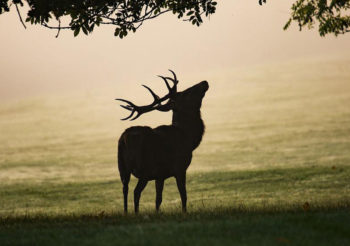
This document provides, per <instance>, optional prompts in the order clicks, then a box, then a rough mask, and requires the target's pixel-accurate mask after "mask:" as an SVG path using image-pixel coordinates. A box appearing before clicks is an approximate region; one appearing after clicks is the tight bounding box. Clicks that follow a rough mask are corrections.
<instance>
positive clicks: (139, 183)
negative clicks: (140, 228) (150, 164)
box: [134, 179, 148, 214]
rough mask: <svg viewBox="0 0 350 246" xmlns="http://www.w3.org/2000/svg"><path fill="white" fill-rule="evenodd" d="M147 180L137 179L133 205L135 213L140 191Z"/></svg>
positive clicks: (137, 210) (137, 207)
mask: <svg viewBox="0 0 350 246" xmlns="http://www.w3.org/2000/svg"><path fill="white" fill-rule="evenodd" d="M147 183H148V181H147V180H144V179H139V181H138V182H137V185H136V187H135V190H134V206H135V213H136V214H137V213H138V212H139V201H140V197H141V192H142V191H143V189H144V188H145V187H146V185H147Z"/></svg>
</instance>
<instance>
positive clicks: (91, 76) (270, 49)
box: [0, 0, 350, 100]
mask: <svg viewBox="0 0 350 246" xmlns="http://www.w3.org/2000/svg"><path fill="white" fill-rule="evenodd" d="M293 2H294V1H290V0H288V1H283V2H282V1H278V2H277V1H268V3H267V4H266V5H264V6H260V5H259V4H258V1H257V0H254V1H244V0H235V1H233V0H222V1H219V3H218V9H217V12H216V14H214V15H212V16H211V17H210V20H208V19H204V23H203V25H202V26H201V27H196V26H192V25H191V24H190V23H187V22H183V21H181V20H178V19H177V17H176V16H174V15H172V14H166V15H164V16H161V17H159V18H156V19H154V20H151V21H148V22H146V23H144V25H143V26H142V27H141V29H139V30H138V31H137V32H136V33H134V34H133V33H131V34H129V35H128V36H127V37H126V38H124V39H122V40H121V39H118V38H115V37H114V36H113V33H114V32H113V28H112V27H111V26H108V27H101V28H97V29H96V30H95V31H94V32H93V33H92V35H89V36H83V35H81V36H79V37H77V38H74V37H73V33H72V32H71V31H61V34H60V36H59V38H57V39H56V38H55V35H56V32H55V31H53V30H48V29H46V28H44V27H41V26H31V25H30V24H27V27H28V28H27V29H26V30H24V28H23V27H22V25H21V23H20V22H19V20H18V17H17V14H16V11H15V10H14V9H12V11H11V13H9V14H4V15H1V16H0V33H1V38H0V44H1V47H2V48H1V54H0V98H1V99H3V100H6V99H9V98H10V99H11V98H15V99H19V98H23V97H26V96H30V95H40V94H46V95H49V94H50V93H55V92H61V91H62V92H64V91H67V90H75V89H79V90H90V89H92V88H94V87H96V86H98V87H102V88H109V87H110V88H113V85H115V84H127V83H136V84H137V85H138V84H141V83H146V81H149V80H155V75H157V74H166V72H167V69H168V68H171V69H173V70H175V71H176V72H177V73H178V75H180V76H184V77H186V76H188V77H191V76H192V77H198V78H199V79H198V80H199V81H200V80H201V79H205V75H208V74H211V73H225V71H230V70H231V69H236V68H239V67H245V68H249V67H250V66H256V65H264V64H269V63H279V62H284V61H290V60H303V59H310V58H321V59H322V57H329V56H331V57H350V56H349V54H350V52H348V51H347V50H349V44H350V34H348V35H343V36H338V37H337V38H335V37H334V36H327V37H325V38H321V37H320V36H319V35H318V33H317V30H311V31H308V30H304V31H302V32H299V31H298V29H297V27H296V24H295V23H293V24H292V28H291V29H290V30H288V31H283V29H282V27H283V26H284V24H285V22H286V21H287V20H288V17H289V13H290V7H291V5H292V3H293ZM22 12H23V10H22ZM23 15H24V13H23Z"/></svg>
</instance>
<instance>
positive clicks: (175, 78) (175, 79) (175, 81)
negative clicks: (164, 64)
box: [169, 69, 179, 84]
mask: <svg viewBox="0 0 350 246" xmlns="http://www.w3.org/2000/svg"><path fill="white" fill-rule="evenodd" d="M169 71H170V72H171V73H172V74H173V76H174V79H172V78H169V79H170V80H171V81H173V82H174V84H177V83H179V81H178V80H177V77H176V74H175V72H174V71H173V70H171V69H169Z"/></svg>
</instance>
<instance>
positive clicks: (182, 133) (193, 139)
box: [116, 70, 209, 213]
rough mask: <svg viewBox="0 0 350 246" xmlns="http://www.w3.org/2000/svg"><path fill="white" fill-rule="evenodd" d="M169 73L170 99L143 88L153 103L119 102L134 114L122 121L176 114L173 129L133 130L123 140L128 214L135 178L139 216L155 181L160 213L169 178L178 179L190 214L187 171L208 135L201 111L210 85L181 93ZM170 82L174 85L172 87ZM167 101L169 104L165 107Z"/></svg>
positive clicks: (122, 170) (120, 161)
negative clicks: (149, 114) (146, 191)
mask: <svg viewBox="0 0 350 246" xmlns="http://www.w3.org/2000/svg"><path fill="white" fill-rule="evenodd" d="M169 71H170V72H171V73H172V74H173V76H174V78H169V77H163V76H159V77H160V78H162V79H163V80H164V82H165V85H166V86H167V88H168V90H169V93H168V94H167V95H165V96H163V97H161V98H160V97H159V96H158V95H156V94H155V93H154V92H153V91H152V90H151V89H150V88H149V87H147V86H145V85H143V86H144V87H145V88H146V89H147V90H148V91H149V92H150V93H151V94H152V96H153V98H154V101H153V103H151V104H149V105H146V106H136V105H135V104H133V103H132V102H130V101H127V100H124V99H116V100H120V101H122V102H125V103H127V105H121V107H123V108H125V109H127V110H129V111H131V114H130V115H129V116H128V117H126V118H124V119H122V120H127V119H131V120H135V119H137V118H138V117H139V116H140V115H142V114H144V113H147V112H150V111H153V110H159V111H164V112H165V111H169V110H172V111H173V120H172V124H171V125H162V126H158V127H156V128H154V129H152V128H150V127H148V126H135V127H130V128H128V129H126V130H125V131H124V133H123V134H122V135H121V136H120V139H119V146H118V168H119V173H120V178H121V181H122V183H123V194H124V212H127V209H128V201H127V200H128V189H129V188H128V185H129V181H130V175H131V174H133V175H134V176H135V177H137V178H138V179H139V180H138V183H137V185H136V188H135V190H134V206H135V213H138V210H139V200H140V196H141V192H142V190H143V189H144V188H145V187H146V185H147V182H148V181H150V180H155V184H156V210H157V211H158V210H159V207H160V204H161V203H162V192H163V186H164V180H165V179H167V178H169V177H175V178H176V183H177V187H178V189H179V192H180V196H181V202H182V210H183V211H184V212H186V202H187V194H186V170H187V168H188V166H189V165H190V163H191V159H192V151H193V150H194V149H195V148H197V147H198V145H199V144H200V142H201V140H202V136H203V134H204V124H203V121H202V119H201V113H200V108H201V105H202V99H203V97H204V95H205V92H206V91H207V90H208V88H209V85H208V82H207V81H202V82H200V83H198V84H196V85H194V86H192V87H190V88H188V89H187V90H185V91H182V92H177V84H178V80H177V78H176V74H175V73H174V72H173V71H171V70H169ZM168 80H170V81H172V82H173V86H172V87H171V86H170V85H169V83H168ZM166 100H168V101H167V102H166V103H163V102H164V101H166ZM162 103H163V104H162ZM135 113H136V115H135V116H134V114H135ZM133 116H134V117H133ZM132 117H133V118H132Z"/></svg>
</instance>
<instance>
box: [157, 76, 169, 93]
mask: <svg viewBox="0 0 350 246" xmlns="http://www.w3.org/2000/svg"><path fill="white" fill-rule="evenodd" d="M158 77H159V78H162V79H163V80H164V82H165V84H166V87H167V88H168V90H169V91H171V87H170V85H169V83H168V81H167V78H165V77H164V76H162V75H158Z"/></svg>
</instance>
